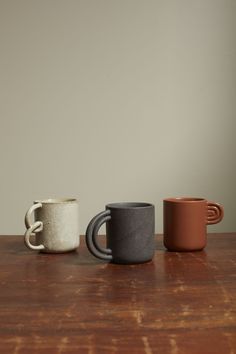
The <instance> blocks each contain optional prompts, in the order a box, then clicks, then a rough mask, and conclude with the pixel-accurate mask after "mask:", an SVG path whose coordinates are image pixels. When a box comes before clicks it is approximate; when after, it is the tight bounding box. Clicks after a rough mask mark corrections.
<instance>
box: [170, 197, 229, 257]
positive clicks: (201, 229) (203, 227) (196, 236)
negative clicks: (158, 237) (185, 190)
mask: <svg viewBox="0 0 236 354" xmlns="http://www.w3.org/2000/svg"><path fill="white" fill-rule="evenodd" d="M163 203H164V206H163V219H164V220H163V226H164V246H165V247H166V248H167V249H168V250H169V251H177V252H178V251H200V250H202V249H203V248H204V247H205V246H206V242H207V240H206V236H207V225H211V224H217V223H218V222H220V221H221V220H222V219H223V216H224V209H223V207H222V206H221V205H220V204H218V203H215V202H210V201H207V200H206V199H203V198H184V197H182V198H168V199H164V201H163Z"/></svg>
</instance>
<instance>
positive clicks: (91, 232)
mask: <svg viewBox="0 0 236 354" xmlns="http://www.w3.org/2000/svg"><path fill="white" fill-rule="evenodd" d="M105 221H106V235H107V236H106V237H107V249H104V250H102V249H101V247H100V246H99V242H97V240H96V239H97V234H98V231H99V228H100V226H101V225H102V224H103V223H104V222H105ZM154 234H155V207H154V205H152V204H149V203H133V202H131V203H130V202H127V203H113V204H109V205H106V211H104V212H100V213H99V214H98V215H96V216H95V217H93V218H92V220H91V221H90V223H89V225H88V227H87V230H86V244H87V247H88V249H89V250H90V252H91V253H92V254H93V255H94V256H95V257H98V258H100V259H102V260H110V261H111V262H112V263H118V264H138V263H144V262H148V261H150V260H152V258H153V255H154V250H155V245H154Z"/></svg>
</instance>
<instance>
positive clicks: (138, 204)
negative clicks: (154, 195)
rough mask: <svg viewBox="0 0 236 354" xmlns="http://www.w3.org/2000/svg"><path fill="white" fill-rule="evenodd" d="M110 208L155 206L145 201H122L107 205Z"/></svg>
mask: <svg viewBox="0 0 236 354" xmlns="http://www.w3.org/2000/svg"><path fill="white" fill-rule="evenodd" d="M107 207H108V208H114V209H137V208H139V209H140V208H148V207H153V205H152V204H150V203H143V202H122V203H111V204H108V205H107Z"/></svg>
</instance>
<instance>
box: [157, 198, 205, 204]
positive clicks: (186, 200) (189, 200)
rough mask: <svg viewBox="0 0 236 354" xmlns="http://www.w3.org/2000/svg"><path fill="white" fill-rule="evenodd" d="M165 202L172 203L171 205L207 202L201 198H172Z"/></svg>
mask: <svg viewBox="0 0 236 354" xmlns="http://www.w3.org/2000/svg"><path fill="white" fill-rule="evenodd" d="M163 201H164V202H171V203H202V202H206V199H205V198H199V197H174V198H173V197H172V198H166V199H163Z"/></svg>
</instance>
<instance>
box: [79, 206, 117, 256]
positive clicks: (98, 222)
mask: <svg viewBox="0 0 236 354" xmlns="http://www.w3.org/2000/svg"><path fill="white" fill-rule="evenodd" d="M110 219H111V212H110V210H105V211H102V212H101V213H99V214H97V215H96V216H94V218H92V220H91V221H90V223H89V224H88V227H87V230H86V235H85V239H86V245H87V247H88V249H89V251H90V252H91V253H92V254H93V255H94V256H95V257H97V258H100V259H103V260H106V261H108V260H109V261H110V260H112V258H113V257H112V251H111V249H109V248H103V247H101V246H99V244H98V242H97V236H98V231H99V229H100V227H101V226H102V224H104V223H105V222H107V221H108V220H110Z"/></svg>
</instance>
